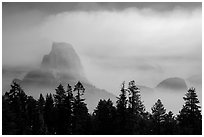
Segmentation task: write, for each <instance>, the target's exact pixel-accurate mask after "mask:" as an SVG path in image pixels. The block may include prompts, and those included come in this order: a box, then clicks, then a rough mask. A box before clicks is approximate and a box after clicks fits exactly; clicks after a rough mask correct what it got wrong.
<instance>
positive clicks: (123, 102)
mask: <svg viewBox="0 0 204 137" xmlns="http://www.w3.org/2000/svg"><path fill="white" fill-rule="evenodd" d="M120 91H121V93H120V95H119V97H117V99H118V100H117V101H116V108H117V115H116V123H117V124H116V134H121V135H125V134H127V131H128V130H127V129H126V128H127V118H126V117H127V103H128V100H127V97H126V94H127V93H126V92H127V89H125V82H123V83H122V86H121V90H120Z"/></svg>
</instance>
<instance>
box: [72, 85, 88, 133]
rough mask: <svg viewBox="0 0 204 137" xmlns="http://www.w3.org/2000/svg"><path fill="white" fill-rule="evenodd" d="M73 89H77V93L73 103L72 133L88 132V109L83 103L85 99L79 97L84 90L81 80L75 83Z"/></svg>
mask: <svg viewBox="0 0 204 137" xmlns="http://www.w3.org/2000/svg"><path fill="white" fill-rule="evenodd" d="M74 91H77V94H76V96H75V98H74V103H73V134H75V135H76V134H78V135H80V134H88V133H87V132H88V129H87V122H88V109H87V107H86V104H85V103H84V100H85V99H83V98H81V96H82V95H83V94H84V91H85V88H84V86H83V85H82V83H81V82H78V83H77V84H76V85H75V87H74Z"/></svg>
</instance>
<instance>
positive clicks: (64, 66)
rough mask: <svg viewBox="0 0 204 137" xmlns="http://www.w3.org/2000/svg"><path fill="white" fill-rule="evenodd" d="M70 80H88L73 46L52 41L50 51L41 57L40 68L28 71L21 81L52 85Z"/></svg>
mask: <svg viewBox="0 0 204 137" xmlns="http://www.w3.org/2000/svg"><path fill="white" fill-rule="evenodd" d="M70 80H79V81H83V82H86V83H87V82H88V81H87V79H86V77H85V75H84V72H83V67H82V64H81V61H80V59H79V56H78V55H77V53H76V52H75V50H74V49H73V47H72V46H71V45H70V44H67V43H56V42H54V43H53V45H52V49H51V52H50V53H49V54H48V55H45V56H44V57H43V60H42V63H41V68H40V69H38V70H34V71H31V72H29V73H28V74H27V75H26V76H25V77H24V79H23V83H33V82H35V83H36V82H37V83H39V84H46V85H53V84H54V83H56V82H61V83H63V82H65V81H66V82H67V81H70Z"/></svg>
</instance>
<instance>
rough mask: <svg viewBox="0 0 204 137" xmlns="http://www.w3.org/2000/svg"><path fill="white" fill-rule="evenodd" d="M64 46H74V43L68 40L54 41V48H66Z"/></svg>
mask: <svg viewBox="0 0 204 137" xmlns="http://www.w3.org/2000/svg"><path fill="white" fill-rule="evenodd" d="M64 48H72V45H71V44H70V43H66V42H53V43H52V50H56V49H64Z"/></svg>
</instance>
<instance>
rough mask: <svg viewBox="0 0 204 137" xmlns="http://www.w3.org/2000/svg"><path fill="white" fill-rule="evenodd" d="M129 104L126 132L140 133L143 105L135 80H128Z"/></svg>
mask: <svg viewBox="0 0 204 137" xmlns="http://www.w3.org/2000/svg"><path fill="white" fill-rule="evenodd" d="M128 92H129V106H128V115H127V118H128V120H127V121H128V133H129V134H141V130H142V127H141V126H140V125H141V124H142V122H143V121H142V115H143V114H144V112H145V107H144V105H143V102H142V101H141V97H140V89H139V88H138V87H137V86H136V84H135V81H134V80H133V81H130V82H129V86H128Z"/></svg>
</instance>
